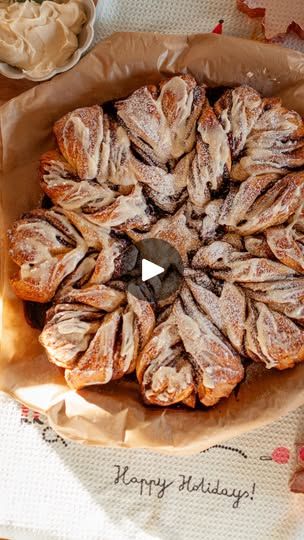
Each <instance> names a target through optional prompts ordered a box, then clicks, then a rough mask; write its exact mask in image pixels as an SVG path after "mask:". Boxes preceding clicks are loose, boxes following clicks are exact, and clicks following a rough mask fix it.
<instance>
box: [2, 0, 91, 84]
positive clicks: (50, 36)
mask: <svg viewBox="0 0 304 540" xmlns="http://www.w3.org/2000/svg"><path fill="white" fill-rule="evenodd" d="M85 21H86V14H85V11H84V9H83V6H82V5H81V4H80V3H79V2H77V1H74V0H71V1H69V2H68V3H66V4H59V3H56V2H52V1H49V0H46V1H45V2H43V3H42V4H41V5H40V4H38V3H37V2H34V1H30V0H26V1H25V2H24V3H17V2H14V3H9V2H7V3H6V4H5V3H4V2H1V3H0V60H1V61H2V62H6V63H8V64H10V65H12V66H15V67H18V68H20V69H22V70H23V72H24V73H25V74H26V75H29V76H31V77H37V78H38V77H43V76H46V75H48V74H49V73H50V72H51V71H52V70H53V69H55V68H57V67H60V66H63V65H64V64H66V62H67V61H68V59H69V58H70V57H71V55H72V54H73V53H74V51H75V50H76V49H77V47H78V38H77V35H78V34H79V33H80V31H81V28H82V26H83V24H84V23H85Z"/></svg>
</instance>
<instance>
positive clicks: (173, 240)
mask: <svg viewBox="0 0 304 540" xmlns="http://www.w3.org/2000/svg"><path fill="white" fill-rule="evenodd" d="M115 107H116V112H115V111H114V112H113V109H112V112H109V113H106V114H105V113H104V111H103V109H102V108H101V107H100V106H99V105H94V106H92V107H83V108H80V109H76V110H75V111H72V112H70V113H68V114H66V115H65V116H64V117H63V118H61V119H60V120H58V122H56V124H55V126H54V132H55V135H56V138H57V142H58V147H59V149H56V150H51V151H49V152H47V153H46V154H44V155H43V156H42V157H41V160H40V169H39V179H40V185H41V188H42V190H43V192H44V193H45V194H46V195H47V196H48V198H49V200H50V201H51V203H52V204H54V205H55V206H52V207H51V209H49V210H35V211H33V212H30V213H28V214H26V215H24V216H23V218H22V219H21V220H19V221H17V222H16V223H15V224H14V225H13V226H12V229H11V231H10V233H9V237H10V251H11V256H12V258H13V260H14V261H15V262H16V264H17V265H18V266H19V271H18V273H17V274H16V276H14V277H13V278H12V287H13V289H14V291H15V292H16V294H17V295H18V296H19V297H20V298H22V299H25V300H31V301H34V302H35V301H36V302H49V301H51V308H50V310H49V311H48V313H47V318H46V322H45V326H44V328H43V331H42V333H41V336H40V341H41V343H42V345H43V346H44V348H45V350H46V352H47V355H48V357H49V359H50V361H52V362H54V363H55V364H57V365H58V366H60V367H63V368H65V370H66V371H65V376H66V380H67V382H68V384H69V385H70V387H71V388H74V389H80V388H82V387H84V386H88V385H93V384H106V383H107V382H109V381H111V380H116V379H119V378H121V377H123V376H124V375H126V374H128V373H131V372H133V371H134V370H135V367H136V372H137V378H138V381H139V384H140V388H141V393H142V395H143V399H144V401H145V402H146V403H150V404H154V405H160V406H170V405H172V404H176V403H182V404H185V405H187V406H189V407H194V406H195V405H196V402H197V401H200V402H201V403H202V404H203V405H205V406H213V405H214V404H216V403H217V402H218V401H219V400H220V399H222V398H226V397H228V396H229V395H230V394H231V392H232V391H233V389H234V388H235V386H236V385H237V384H238V383H239V382H240V381H241V380H242V378H243V375H244V368H243V365H242V361H241V357H244V356H245V357H247V358H250V359H252V360H254V361H258V362H262V363H264V364H265V366H266V367H267V368H271V367H274V368H277V369H286V368H289V367H292V366H293V365H294V364H296V363H297V362H301V361H304V345H303V342H304V339H303V338H304V335H303V333H304V292H303V291H304V284H303V279H304V277H303V271H304V262H303V261H304V247H303V246H304V210H303V196H304V171H303V169H301V167H303V166H304V124H303V120H302V119H301V117H300V116H299V115H298V114H297V113H296V112H294V111H288V110H287V109H285V108H284V107H283V106H282V104H281V102H280V100H279V99H277V98H265V99H262V98H261V97H260V95H259V94H258V93H257V92H256V91H255V90H254V89H252V88H250V87H248V86H240V87H238V88H234V89H229V90H227V91H225V92H224V93H223V94H222V96H221V97H220V99H219V100H218V101H217V102H216V103H215V105H213V106H211V105H210V103H209V101H208V100H207V98H206V92H205V88H204V87H203V86H200V85H198V84H197V83H196V81H195V79H194V78H193V77H192V76H190V75H181V76H174V77H172V78H171V79H170V80H165V81H162V82H161V83H160V84H159V85H155V86H146V87H143V88H140V89H139V90H137V91H135V92H134V93H133V94H132V95H131V96H129V97H128V98H126V99H124V100H121V101H119V102H117V103H116V104H115ZM107 110H108V111H110V107H107ZM292 169H295V170H294V171H292ZM48 202H49V201H48ZM151 238H157V239H162V240H164V241H166V242H168V243H169V244H171V245H172V246H173V247H174V248H175V249H176V250H177V251H178V252H179V253H180V256H181V259H182V261H183V264H184V266H185V270H184V279H183V281H182V283H181V284H179V287H178V288H177V290H176V291H174V292H173V293H171V294H170V295H168V297H166V298H162V299H161V300H160V301H158V302H157V301H156V299H155V298H154V297H153V303H151V304H149V303H148V302H146V301H144V300H138V299H137V298H135V297H134V296H132V295H131V294H130V292H128V291H129V289H128V284H129V282H130V280H131V279H132V278H133V277H134V276H135V274H136V260H137V255H138V252H137V250H136V247H135V246H134V245H133V243H134V242H137V241H139V240H144V239H151ZM169 277H170V276H169ZM166 279H169V278H168V276H167V278H166ZM166 283H167V282H165V281H164V282H163V283H162V285H163V288H165V286H166ZM145 286H146V285H145ZM147 290H148V287H147ZM151 301H152V300H151Z"/></svg>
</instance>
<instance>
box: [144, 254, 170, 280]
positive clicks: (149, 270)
mask: <svg viewBox="0 0 304 540" xmlns="http://www.w3.org/2000/svg"><path fill="white" fill-rule="evenodd" d="M164 271H165V269H164V268H163V267H162V266H158V264H154V263H153V262H151V261H148V259H142V261H141V279H142V280H143V281H147V279H151V278H153V277H155V276H158V275H159V274H161V273H162V272H164Z"/></svg>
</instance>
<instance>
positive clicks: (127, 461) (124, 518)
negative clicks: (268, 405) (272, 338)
mask: <svg viewBox="0 0 304 540" xmlns="http://www.w3.org/2000/svg"><path fill="white" fill-rule="evenodd" d="M303 415H304V408H302V409H298V410H297V411H294V412H293V413H291V414H289V416H287V417H286V418H285V419H282V420H280V421H279V422H276V423H274V424H272V425H270V426H267V427H265V428H263V429H259V430H256V431H254V432H251V433H248V434H246V435H243V436H242V437H238V438H236V439H233V440H230V441H229V442H228V443H225V444H224V445H223V446H226V447H229V448H222V447H215V448H211V449H209V450H208V451H206V452H203V453H201V454H198V455H196V456H190V457H172V456H163V455H158V454H153V453H151V452H147V451H144V450H125V449H102V448H91V447H90V448H88V447H84V446H81V445H78V444H74V443H70V442H65V441H63V440H62V439H61V438H60V437H59V436H57V435H56V434H55V433H54V432H53V431H52V430H51V428H50V427H48V425H47V423H46V421H45V419H43V418H41V417H40V418H37V419H36V422H34V415H33V413H32V412H30V413H29V415H28V417H27V422H24V414H23V418H22V416H21V409H20V406H19V405H18V404H17V403H14V402H13V401H12V400H10V399H8V398H7V397H4V396H3V395H2V396H1V394H0V434H1V437H0V538H1V537H4V538H9V539H11V540H35V539H36V538H37V539H39V540H53V539H60V540H153V539H161V540H184V539H185V538H188V539H190V540H238V539H240V540H303V538H304V517H303V516H304V495H295V494H291V493H290V492H289V491H288V480H289V477H290V474H291V471H292V470H293V468H294V462H295V458H296V456H295V448H294V442H295V441H297V442H301V441H304V437H303V435H304V430H303ZM37 420H39V421H40V422H42V421H43V423H42V424H39V423H37ZM301 430H303V431H301ZM277 447H285V452H287V450H286V449H289V452H290V459H289V460H288V463H285V464H279V463H277V462H275V461H274V460H271V459H267V458H270V457H271V454H272V452H273V450H274V449H275V448H277ZM245 456H246V457H245ZM261 457H262V458H263V459H261ZM265 458H266V459H265ZM116 465H119V466H120V467H121V470H123V469H124V467H129V470H128V471H127V473H126V476H125V482H126V483H128V482H129V481H130V479H131V478H134V477H136V478H137V480H138V481H140V480H141V479H143V478H145V479H146V480H147V481H150V480H153V479H154V480H156V483H157V479H158V478H160V480H161V485H160V486H155V485H154V484H151V495H149V486H148V485H147V484H144V485H143V493H142V495H141V494H140V484H138V483H135V482H134V483H133V482H132V483H130V484H129V485H124V484H123V483H122V481H120V482H118V483H116V484H115V479H116V478H117V471H118V467H116ZM182 475H184V476H185V479H186V480H187V479H188V477H189V476H190V475H191V476H192V480H191V484H190V485H189V487H190V488H191V489H192V488H193V484H194V483H195V484H198V483H199V482H200V481H201V479H202V477H204V478H205V483H204V491H207V488H208V482H210V488H209V489H210V490H212V489H214V488H215V486H216V483H217V480H219V481H220V485H219V489H220V490H223V489H224V488H226V489H227V490H228V494H231V492H232V490H233V489H235V490H236V491H235V494H236V495H237V494H238V492H239V490H241V493H240V494H241V495H242V494H243V493H244V491H248V496H246V494H244V495H243V496H242V498H241V499H240V501H239V503H238V504H237V496H233V497H228V496H226V495H221V496H219V495H217V494H208V493H202V492H201V490H197V491H192V492H187V490H186V488H185V487H184V489H183V490H181V489H179V487H180V486H181V485H182V481H183V477H182ZM164 479H165V480H166V483H170V482H172V481H174V483H173V484H171V485H170V486H168V487H167V488H166V489H165V491H164V495H163V497H161V498H159V497H158V494H160V495H161V487H162V485H163V484H162V482H163V481H164ZM253 484H255V490H254V494H253V492H252V489H253ZM251 497H252V499H251ZM233 504H234V505H235V506H237V507H236V508H233Z"/></svg>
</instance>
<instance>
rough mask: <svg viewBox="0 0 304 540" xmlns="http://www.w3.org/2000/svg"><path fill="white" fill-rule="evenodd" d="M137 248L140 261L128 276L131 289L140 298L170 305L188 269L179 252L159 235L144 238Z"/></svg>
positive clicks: (135, 248) (137, 259) (129, 288)
mask: <svg viewBox="0 0 304 540" xmlns="http://www.w3.org/2000/svg"><path fill="white" fill-rule="evenodd" d="M133 248H134V251H135V257H136V263H135V264H134V267H133V269H132V271H131V272H130V273H129V275H128V277H129V278H130V277H131V280H130V281H129V283H128V292H130V293H131V294H133V295H134V296H135V297H136V298H138V299H140V300H147V301H148V302H151V303H153V304H158V303H161V304H166V300H167V299H169V300H170V298H171V297H172V295H174V293H175V292H176V291H177V290H178V289H179V288H180V286H181V283H182V279H183V271H184V268H183V263H182V260H181V257H180V254H179V252H178V251H177V250H176V249H175V248H174V247H173V246H172V245H171V244H170V243H169V242H166V241H165V240H160V239H158V238H147V239H146V240H140V241H139V242H137V243H135V244H134V245H133Z"/></svg>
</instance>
